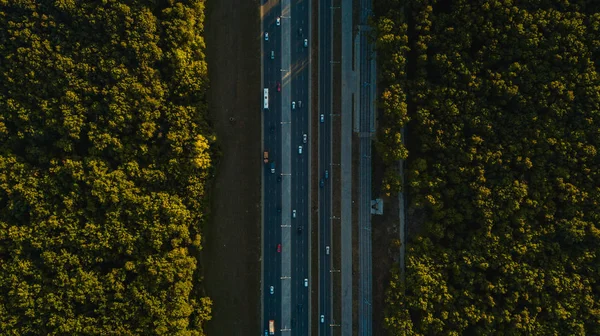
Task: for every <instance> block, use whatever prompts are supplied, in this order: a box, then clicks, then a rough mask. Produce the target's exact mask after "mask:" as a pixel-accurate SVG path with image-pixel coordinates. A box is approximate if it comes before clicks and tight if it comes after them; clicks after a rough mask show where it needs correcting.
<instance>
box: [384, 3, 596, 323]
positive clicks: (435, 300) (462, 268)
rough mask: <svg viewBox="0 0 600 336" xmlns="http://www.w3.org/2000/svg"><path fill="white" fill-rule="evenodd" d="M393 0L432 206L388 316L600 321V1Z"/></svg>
mask: <svg viewBox="0 0 600 336" xmlns="http://www.w3.org/2000/svg"><path fill="white" fill-rule="evenodd" d="M379 4H380V6H387V7H385V8H386V11H385V13H384V14H382V15H381V16H380V17H379V18H378V21H377V26H378V34H379V35H378V37H377V38H378V40H377V45H378V48H379V56H380V58H381V64H382V67H383V71H384V73H385V72H386V71H387V72H391V73H393V74H395V76H390V75H388V76H387V77H385V78H383V80H384V84H385V86H386V88H387V89H386V90H385V92H384V94H383V96H382V103H383V105H384V109H388V110H390V111H386V114H388V115H389V114H392V115H394V114H396V115H402V116H404V115H407V116H406V118H404V117H403V118H402V120H404V121H406V120H408V119H409V118H410V121H409V122H408V124H407V125H408V129H409V130H410V135H411V136H410V137H409V139H408V141H407V142H408V149H409V151H410V153H409V154H408V160H409V166H408V168H409V169H408V175H407V185H406V186H404V187H405V188H406V189H407V190H408V193H409V196H410V209H411V210H410V211H412V212H415V211H416V212H418V213H423V214H424V218H425V220H424V221H423V223H420V225H421V227H422V229H423V230H422V231H421V233H420V234H419V235H417V236H413V237H410V238H411V240H410V242H409V246H407V255H408V257H407V260H406V265H407V266H406V267H407V269H406V282H405V283H402V282H401V281H400V277H399V275H398V270H395V271H394V274H393V281H392V283H391V286H390V288H389V291H388V310H387V314H386V316H387V317H386V323H387V326H388V328H389V330H390V331H391V332H392V333H393V334H396V335H404V334H406V335H492V334H494V335H498V334H499V335H598V334H600V254H599V253H598V246H600V224H599V223H600V210H599V209H600V187H599V186H600V176H599V174H600V157H599V155H598V153H597V151H598V148H600V131H599V130H600V77H599V74H598V71H599V68H600V2H598V1H593V0H562V1H558V0H519V1H516V0H515V1H512V0H491V1H490V0H478V1H472V0H445V1H442V0H437V1H436V0H411V1H395V0H382V1H380V2H379ZM402 6H405V7H402ZM380 8H382V7H380ZM390 69H391V70H390ZM405 71H408V72H409V73H408V74H405ZM403 92H406V94H404V93H403ZM390 102H395V103H394V104H395V106H392V107H391V108H390V107H389V106H390ZM386 104H387V105H386ZM402 124H403V123H400V125H402ZM386 127H387V129H392V130H396V131H394V132H395V133H398V131H397V129H398V127H399V126H398V125H386ZM394 132H392V133H394ZM381 143H383V145H382V146H381V148H382V151H383V152H384V157H385V156H386V155H387V156H391V157H393V156H392V154H393V153H394V152H397V151H398V150H399V148H400V147H399V146H393V142H390V141H388V140H386V139H385V138H384V140H383V141H381ZM403 150H404V149H403Z"/></svg>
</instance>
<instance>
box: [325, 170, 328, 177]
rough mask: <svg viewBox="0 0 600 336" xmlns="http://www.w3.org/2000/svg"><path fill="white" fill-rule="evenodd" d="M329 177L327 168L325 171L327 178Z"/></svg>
mask: <svg viewBox="0 0 600 336" xmlns="http://www.w3.org/2000/svg"><path fill="white" fill-rule="evenodd" d="M328 178H329V170H326V171H325V179H328Z"/></svg>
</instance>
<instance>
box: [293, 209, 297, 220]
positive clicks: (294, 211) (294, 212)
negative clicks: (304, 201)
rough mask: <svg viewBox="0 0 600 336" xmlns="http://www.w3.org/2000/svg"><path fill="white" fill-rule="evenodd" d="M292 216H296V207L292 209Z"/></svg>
mask: <svg viewBox="0 0 600 336" xmlns="http://www.w3.org/2000/svg"><path fill="white" fill-rule="evenodd" d="M292 218H296V209H294V210H292Z"/></svg>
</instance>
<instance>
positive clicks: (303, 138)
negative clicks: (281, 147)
mask: <svg viewBox="0 0 600 336" xmlns="http://www.w3.org/2000/svg"><path fill="white" fill-rule="evenodd" d="M307 139H308V136H307V135H306V134H302V142H303V143H306V140H307Z"/></svg>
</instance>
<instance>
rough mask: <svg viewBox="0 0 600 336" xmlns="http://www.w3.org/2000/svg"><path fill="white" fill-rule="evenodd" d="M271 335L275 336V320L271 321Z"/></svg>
mask: <svg viewBox="0 0 600 336" xmlns="http://www.w3.org/2000/svg"><path fill="white" fill-rule="evenodd" d="M269 335H275V320H269Z"/></svg>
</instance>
